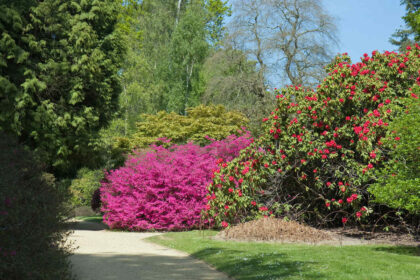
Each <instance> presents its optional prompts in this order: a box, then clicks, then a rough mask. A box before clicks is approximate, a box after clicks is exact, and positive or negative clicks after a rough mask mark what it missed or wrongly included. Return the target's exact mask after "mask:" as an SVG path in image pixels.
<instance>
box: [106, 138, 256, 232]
mask: <svg viewBox="0 0 420 280" xmlns="http://www.w3.org/2000/svg"><path fill="white" fill-rule="evenodd" d="M238 134H240V136H235V135H231V136H229V137H228V138H226V139H224V140H219V141H217V140H214V139H211V138H209V137H208V140H209V141H211V143H210V144H209V145H207V146H204V147H200V146H199V145H196V144H193V143H188V144H185V145H173V146H171V147H169V148H165V147H164V146H157V145H153V146H151V147H150V148H149V149H148V150H140V151H137V152H135V154H134V155H133V156H130V157H129V158H128V160H127V161H126V163H125V165H124V166H123V167H121V168H119V169H116V170H112V171H110V172H109V173H107V174H106V176H105V182H104V183H103V184H102V187H101V191H100V192H101V200H102V208H101V211H102V212H104V222H105V223H106V224H107V225H108V226H109V227H110V228H121V229H128V230H150V229H155V230H181V229H191V228H195V227H198V226H199V225H200V221H201V211H202V210H203V209H204V207H205V205H206V203H207V200H206V192H207V190H206V186H207V185H208V184H209V183H210V182H211V181H212V174H213V171H214V170H215V169H216V167H217V164H218V163H221V162H228V161H230V160H232V159H233V158H234V157H236V156H238V154H239V151H240V150H241V149H243V148H246V147H247V146H248V145H249V144H250V143H251V142H252V141H253V140H252V138H251V136H250V133H249V132H247V131H241V133H238ZM161 140H162V141H165V140H163V139H161Z"/></svg>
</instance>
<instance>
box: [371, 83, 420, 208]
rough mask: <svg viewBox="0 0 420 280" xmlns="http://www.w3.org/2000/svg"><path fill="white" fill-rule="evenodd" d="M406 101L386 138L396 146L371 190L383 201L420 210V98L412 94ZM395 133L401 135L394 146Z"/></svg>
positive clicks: (391, 205)
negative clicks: (401, 112) (403, 108)
mask: <svg viewBox="0 0 420 280" xmlns="http://www.w3.org/2000/svg"><path fill="white" fill-rule="evenodd" d="M418 95H420V94H419V90H418V87H417V96H418ZM403 104H404V105H406V106H407V107H406V111H405V113H403V114H402V115H401V116H400V117H399V118H397V119H395V120H394V121H393V122H391V123H390V126H389V131H388V135H389V136H390V137H387V138H385V139H387V140H385V143H384V144H385V145H390V146H391V147H390V148H391V149H392V152H391V154H390V160H388V161H387V162H386V164H385V166H384V167H383V168H382V169H380V170H378V173H377V177H378V179H377V183H376V184H374V185H373V186H371V187H370V189H369V191H370V192H371V193H372V194H373V195H374V196H375V201H377V202H379V203H384V204H386V205H388V206H390V207H393V208H400V209H405V210H408V211H409V212H411V213H420V153H419V149H420V131H419V129H418V125H419V124H420V100H419V99H414V98H409V99H407V100H406V101H405V102H404V103H403ZM395 133H397V134H398V137H400V138H401V139H400V140H399V141H398V144H397V145H396V147H395V148H393V145H394V141H392V140H393V138H394V137H395V136H394V135H395Z"/></svg>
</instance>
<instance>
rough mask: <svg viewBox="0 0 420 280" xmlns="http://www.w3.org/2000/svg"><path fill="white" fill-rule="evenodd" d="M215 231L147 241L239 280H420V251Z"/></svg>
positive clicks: (165, 236)
mask: <svg viewBox="0 0 420 280" xmlns="http://www.w3.org/2000/svg"><path fill="white" fill-rule="evenodd" d="M216 233H217V232H215V231H190V232H171V233H166V234H164V235H161V236H154V237H151V238H149V240H150V241H152V242H155V243H159V244H161V245H164V246H167V247H171V248H175V249H178V250H181V251H185V252H187V253H189V254H191V255H192V256H193V257H195V258H198V259H201V260H204V261H205V262H207V263H208V264H210V265H212V266H213V267H215V268H216V269H218V270H220V271H222V272H225V273H226V274H228V275H229V276H232V277H234V278H235V279H334V280H340V279H358V280H361V279H369V280H373V279H401V280H410V279H413V280H414V279H420V278H419V275H420V274H419V273H420V248H416V247H406V246H388V245H363V246H326V245H296V244H278V243H277V244H276V243H262V242H232V241H217V240H213V239H212V236H214V235H215V234H216Z"/></svg>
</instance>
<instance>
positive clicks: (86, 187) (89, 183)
mask: <svg viewBox="0 0 420 280" xmlns="http://www.w3.org/2000/svg"><path fill="white" fill-rule="evenodd" d="M103 178H104V173H103V171H102V170H90V169H88V168H82V169H80V170H79V171H78V172H77V177H76V179H73V180H72V182H71V185H70V193H71V195H72V197H71V202H72V204H73V206H90V204H91V200H92V195H93V193H94V192H95V190H97V189H98V188H99V187H100V186H101V180H102V179H103Z"/></svg>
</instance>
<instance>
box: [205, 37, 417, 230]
mask: <svg viewBox="0 0 420 280" xmlns="http://www.w3.org/2000/svg"><path fill="white" fill-rule="evenodd" d="M419 56H420V47H419V46H418V45H416V46H415V47H412V48H410V47H408V49H407V51H406V52H405V53H395V52H385V53H379V52H377V51H374V52H372V55H371V56H369V55H368V54H365V55H364V57H363V58H362V61H361V62H358V63H356V64H352V63H351V61H350V58H349V57H348V56H347V55H346V54H344V55H341V56H338V57H337V58H336V59H335V60H334V61H333V62H332V63H331V64H330V65H329V66H328V67H327V71H328V76H327V78H326V79H325V80H324V81H323V82H322V83H321V84H320V85H319V86H318V88H317V90H316V91H314V90H311V89H305V88H302V87H300V86H290V87H287V88H284V89H283V90H282V91H281V92H279V93H278V95H277V98H278V102H277V108H276V109H275V110H274V111H273V112H272V113H271V115H269V116H268V117H267V118H265V119H263V122H264V125H265V133H264V135H263V136H262V137H261V138H260V139H259V140H257V141H256V142H255V143H254V144H252V145H251V146H250V147H249V148H247V149H246V150H245V151H243V152H242V153H241V156H240V157H239V158H237V159H235V160H233V161H232V162H231V163H230V164H228V165H227V166H220V167H219V169H218V170H217V172H216V174H215V175H216V176H215V178H214V180H213V182H212V184H211V185H210V186H209V188H208V191H209V194H208V196H209V198H210V201H209V204H208V206H207V208H208V209H209V210H208V211H207V212H206V218H207V219H209V220H211V221H215V222H216V225H219V226H220V225H222V226H228V224H229V223H236V222H239V221H241V220H243V219H246V218H253V217H255V216H261V215H270V214H273V215H278V216H286V217H289V218H292V219H298V220H303V221H306V222H308V223H311V224H316V225H342V224H346V223H350V222H351V223H355V222H360V221H363V219H365V218H366V217H367V216H369V215H371V214H373V212H372V211H373V210H374V209H373V208H372V207H371V204H370V202H371V198H372V196H371V194H369V192H368V187H369V185H370V184H372V183H374V182H375V181H376V180H377V177H376V173H375V170H377V169H378V168H382V167H383V163H384V162H386V161H388V160H390V159H392V156H393V155H392V149H394V146H398V145H399V144H400V143H401V141H400V140H401V138H402V137H406V134H404V133H400V132H396V133H391V134H389V133H388V127H389V123H390V122H392V121H393V120H394V119H396V118H398V117H399V116H401V113H402V112H403V111H404V99H406V98H411V99H417V98H418V95H417V94H416V92H417V93H418V92H419V87H420V70H419V69H420V58H419ZM385 143H386V144H385ZM403 143H404V141H403ZM417 153H418V151H417ZM227 178H229V179H227ZM231 190H234V191H231ZM239 194H240V195H239Z"/></svg>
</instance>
